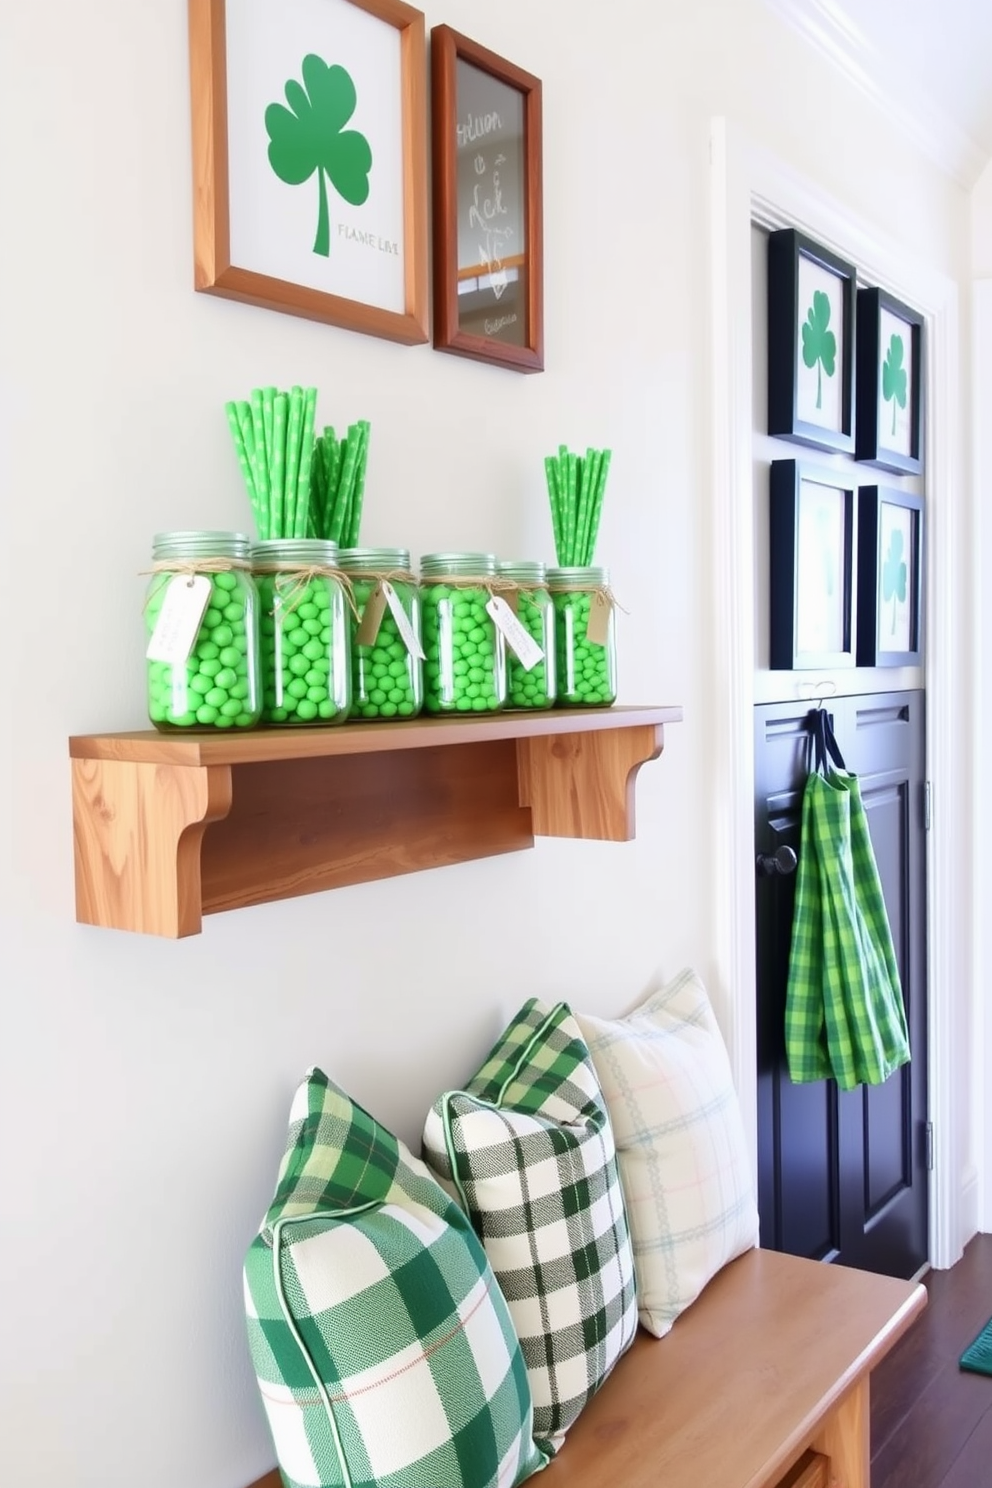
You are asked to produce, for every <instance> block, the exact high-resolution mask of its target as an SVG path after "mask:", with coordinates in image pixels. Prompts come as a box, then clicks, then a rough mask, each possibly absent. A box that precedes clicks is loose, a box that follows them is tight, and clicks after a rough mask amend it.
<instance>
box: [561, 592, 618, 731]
mask: <svg viewBox="0 0 992 1488" xmlns="http://www.w3.org/2000/svg"><path fill="white" fill-rule="evenodd" d="M609 583H610V576H609V573H608V572H607V570H606V569H605V568H550V569H548V588H549V589H550V591H551V599H552V603H553V604H554V607H555V623H556V632H557V648H556V649H557V660H558V704H559V706H564V707H567V708H597V707H609V705H610V704H611V703H615V702H616V698H617V643H616V626H615V623H614V613H613V600H612V597H611V595H610V592H609ZM590 629H591V630H592V633H593V639H590V637H589V631H590Z"/></svg>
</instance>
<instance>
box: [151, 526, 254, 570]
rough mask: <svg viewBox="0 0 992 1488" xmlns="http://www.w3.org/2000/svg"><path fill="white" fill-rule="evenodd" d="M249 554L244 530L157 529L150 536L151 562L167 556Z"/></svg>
mask: <svg viewBox="0 0 992 1488" xmlns="http://www.w3.org/2000/svg"><path fill="white" fill-rule="evenodd" d="M250 556H251V538H250V537H247V536H246V535H245V533H243V532H156V534H155V536H154V537H153V538H152V561H153V562H154V563H163V562H165V561H166V560H167V559H169V558H177V559H180V558H188V559H194V558H240V559H241V560H242V562H247V560H248V559H249V558H250Z"/></svg>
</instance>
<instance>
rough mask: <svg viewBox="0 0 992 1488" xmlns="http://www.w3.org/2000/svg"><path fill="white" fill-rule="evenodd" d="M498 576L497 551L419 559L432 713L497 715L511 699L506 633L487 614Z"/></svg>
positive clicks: (427, 687) (427, 697)
mask: <svg viewBox="0 0 992 1488" xmlns="http://www.w3.org/2000/svg"><path fill="white" fill-rule="evenodd" d="M495 578H496V558H495V556H494V554H492V553H426V554H425V555H424V557H423V558H422V559H421V561H420V584H421V590H420V595H421V602H422V604H423V612H424V613H423V626H424V653H425V655H426V658H427V659H426V661H425V662H424V707H425V709H426V710H427V712H428V713H495V712H497V711H498V710H499V709H500V708H502V707H503V706H504V705H505V703H506V650H505V644H504V641H503V634H502V631H500V630H497V628H496V626H495V624H494V623H493V620H492V618H491V616H490V615H489V614H487V612H486V605H487V604H488V603H489V600H490V599H491V597H492V594H493V581H494V579H495Z"/></svg>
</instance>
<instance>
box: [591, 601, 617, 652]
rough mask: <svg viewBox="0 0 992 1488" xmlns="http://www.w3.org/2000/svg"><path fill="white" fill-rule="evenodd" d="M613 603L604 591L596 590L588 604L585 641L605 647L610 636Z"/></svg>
mask: <svg viewBox="0 0 992 1488" xmlns="http://www.w3.org/2000/svg"><path fill="white" fill-rule="evenodd" d="M612 614H613V601H612V600H611V599H610V596H609V595H608V594H607V593H606V591H605V589H597V590H596V591H595V593H594V594H593V596H592V599H591V600H590V602H589V619H588V621H587V622H586V640H587V641H592V643H593V645H594V646H605V645H606V642H607V641H608V640H609V636H610V616H611V615H612Z"/></svg>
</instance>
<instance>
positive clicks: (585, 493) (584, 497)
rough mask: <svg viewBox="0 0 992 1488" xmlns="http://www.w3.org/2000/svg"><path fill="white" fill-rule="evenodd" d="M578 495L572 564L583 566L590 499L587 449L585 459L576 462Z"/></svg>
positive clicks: (589, 457)
mask: <svg viewBox="0 0 992 1488" xmlns="http://www.w3.org/2000/svg"><path fill="white" fill-rule="evenodd" d="M576 463H577V466H578V483H579V495H578V502H577V510H576V514H575V558H574V559H573V562H575V563H578V564H584V563H585V558H584V557H583V556H582V555H583V553H584V552H585V546H586V532H587V530H588V526H589V502H590V500H591V499H592V473H593V470H592V450H591V449H587V450H586V452H585V457H584V458H583V459H579V460H577V462H576Z"/></svg>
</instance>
